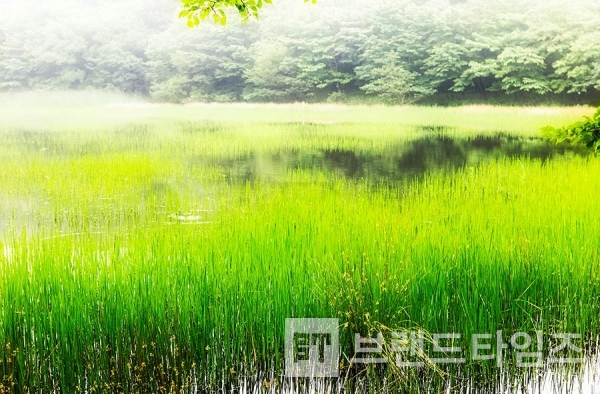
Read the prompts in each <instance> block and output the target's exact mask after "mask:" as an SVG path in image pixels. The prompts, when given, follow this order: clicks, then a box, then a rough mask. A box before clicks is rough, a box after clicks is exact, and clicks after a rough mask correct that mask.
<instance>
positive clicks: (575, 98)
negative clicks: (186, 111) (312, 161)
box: [0, 0, 600, 104]
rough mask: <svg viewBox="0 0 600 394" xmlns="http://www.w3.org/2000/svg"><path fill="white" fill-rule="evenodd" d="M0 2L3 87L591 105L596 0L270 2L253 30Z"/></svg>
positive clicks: (145, 6) (598, 93)
mask: <svg viewBox="0 0 600 394" xmlns="http://www.w3.org/2000/svg"><path fill="white" fill-rule="evenodd" d="M0 7H1V8H2V10H1V12H0V45H1V46H0V91H1V92H10V91H22V90H40V89H61V90H64V89H107V90H117V91H123V92H128V93H133V94H139V95H144V96H149V97H151V98H152V99H154V100H156V101H168V102H187V101H220V102H231V101H261V102H263V101H268V102H287V101H330V102H365V101H380V102H388V103H415V102H420V103H441V104H452V103H464V102H502V103H507V102H510V103H518V104H523V103H561V104H565V103H579V102H581V103H592V104H598V103H599V102H600V45H599V43H600V29H598V21H599V20H600V2H598V1H596V0H577V1H574V2H568V3H565V2H563V1H558V0H544V1H539V0H534V1H523V0H510V1H489V0H464V1H459V0H380V1H372V0H343V1H342V0H319V2H318V4H317V5H312V4H310V3H309V4H305V3H304V2H303V1H301V0H279V1H275V4H273V5H272V6H268V7H266V8H265V9H264V12H263V13H261V17H260V20H259V21H256V20H250V21H249V22H247V23H240V21H239V19H240V18H239V17H238V18H236V16H237V15H235V13H233V14H232V15H230V18H229V22H228V24H227V26H225V27H223V26H221V25H215V24H213V23H212V22H210V21H205V22H202V23H201V24H200V26H198V27H195V28H189V27H187V26H186V20H185V18H183V19H179V18H178V17H177V16H178V13H179V11H180V9H181V4H180V3H179V2H178V1H175V0H162V1H161V0H143V1H140V0H113V1H110V0H104V1H101V0H96V1H86V2H82V1H75V0H71V1H69V0H61V1H43V0H42V1H31V2H22V1H11V0H7V1H5V2H3V5H2V6H0ZM82 15H85V17H82ZM289 15H293V16H294V18H293V21H294V22H290V20H292V18H289ZM283 16H288V17H285V18H284V17H283Z"/></svg>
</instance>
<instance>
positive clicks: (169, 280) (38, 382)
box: [0, 107, 600, 393]
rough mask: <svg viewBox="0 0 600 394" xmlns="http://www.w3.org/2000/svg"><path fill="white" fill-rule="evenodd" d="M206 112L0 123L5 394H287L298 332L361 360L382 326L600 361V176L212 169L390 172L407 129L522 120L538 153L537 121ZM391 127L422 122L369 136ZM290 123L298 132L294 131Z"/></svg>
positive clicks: (592, 166)
mask: <svg viewBox="0 0 600 394" xmlns="http://www.w3.org/2000/svg"><path fill="white" fill-rule="evenodd" d="M209 108H211V111H213V109H212V107H209ZM22 110H23V111H26V109H22ZM204 110H205V109H204V107H202V108H200V109H197V108H179V107H178V108H169V109H168V112H165V113H162V114H160V116H157V118H155V119H148V118H144V119H142V120H139V119H138V120H128V121H127V122H125V123H123V121H122V120H119V121H118V122H117V123H116V124H112V125H111V124H108V123H104V124H101V125H99V126H98V125H86V126H85V127H82V129H81V130H79V129H77V127H75V126H76V125H78V124H81V123H73V124H71V126H69V127H66V128H65V130H63V131H61V127H62V126H61V125H63V124H64V125H68V124H69V121H68V119H64V118H60V116H59V115H60V114H59V115H56V114H55V113H52V115H51V116H52V117H56V118H57V119H58V118H60V121H58V120H57V122H56V123H55V124H49V125H47V127H46V128H44V129H41V130H38V129H35V128H30V126H31V125H26V123H27V122H26V121H25V122H24V124H23V125H21V126H19V125H17V124H6V125H4V126H0V127H3V129H2V130H1V133H2V137H3V139H2V142H1V143H0V155H1V157H2V164H1V167H0V237H1V238H0V242H1V243H2V244H1V245H0V252H3V253H0V345H2V348H1V350H0V392H3V391H6V392H12V391H14V392H34V391H42V392H47V391H52V390H56V391H60V392H84V391H85V392H140V393H142V392H185V391H193V390H194V389H199V390H201V391H215V390H218V389H225V388H227V387H229V388H231V387H232V386H231V385H232V384H233V385H235V384H236V382H239V381H240V380H243V379H244V377H247V376H254V377H256V376H259V377H261V376H264V377H266V376H268V374H266V372H265V371H274V372H273V376H272V377H271V378H268V379H266V378H265V380H264V381H262V380H263V379H262V378H260V379H258V380H259V383H260V384H262V385H263V388H264V389H266V388H267V386H268V387H269V388H273V387H274V385H275V382H274V379H275V378H277V376H278V374H279V373H280V372H281V369H282V367H283V358H284V356H283V341H284V338H283V336H284V326H285V324H284V322H285V319H286V318H289V317H338V318H339V319H340V323H341V332H342V347H343V351H344V352H345V353H346V354H348V356H349V357H351V356H352V351H353V346H352V345H353V344H352V339H353V334H354V333H355V332H360V333H361V334H363V335H369V334H371V335H372V334H374V332H375V330H377V329H383V328H385V327H388V328H389V329H392V330H404V329H412V328H421V329H423V330H425V332H428V333H449V332H458V333H461V334H462V335H463V337H464V338H467V339H466V342H465V343H464V344H463V345H464V346H463V349H467V347H468V338H469V337H470V335H471V334H472V333H495V332H496V330H504V331H505V332H506V333H507V334H508V335H510V334H512V333H514V332H517V331H527V332H533V331H534V330H542V331H544V332H545V333H554V332H557V333H558V332H568V333H580V334H581V335H582V336H583V338H584V339H585V343H586V344H587V345H589V347H590V349H589V350H590V351H593V349H592V348H591V347H592V345H593V343H594V341H595V340H596V338H597V336H598V328H597V327H598V323H600V310H599V308H600V265H599V262H600V258H599V257H600V256H599V250H600V243H599V239H598V234H600V221H599V220H597V213H596V212H595V211H596V208H597V206H598V202H599V199H598V194H597V193H598V190H600V162H599V161H598V160H595V159H593V158H586V157H579V158H578V157H571V158H562V159H555V160H550V161H546V162H544V163H541V162H540V161H537V160H530V159H528V158H527V157H522V158H520V159H515V160H510V159H500V160H493V161H490V162H488V163H485V164H481V165H478V166H467V167H464V168H462V169H457V170H453V171H452V172H442V173H431V174H426V175H425V176H424V177H423V178H420V179H415V180H412V179H407V180H405V181H403V182H399V183H392V182H389V183H373V182H371V181H370V180H369V179H361V180H355V179H347V178H344V177H341V176H339V175H336V174H331V173H326V172H324V171H323V170H321V169H309V168H306V169H296V170H293V169H288V170H287V171H285V172H283V173H280V174H278V176H277V177H276V178H273V177H265V178H260V177H259V178H258V179H255V180H253V181H252V182H236V181H227V179H226V177H225V174H226V171H227V169H226V168H225V167H224V166H223V165H218V164H214V163H215V161H214V160H215V159H223V158H235V157H237V156H239V155H243V154H257V153H259V152H277V151H283V150H310V149H322V148H340V149H350V150H355V151H364V152H368V153H370V154H373V155H377V154H381V152H382V151H384V150H385V149H387V148H389V147H390V146H393V144H397V143H398V142H402V141H408V140H410V139H411V138H417V137H422V133H423V131H422V130H421V129H419V128H418V127H415V126H414V125H411V123H412V122H413V120H412V119H414V122H415V124H417V123H416V122H417V121H420V122H421V123H422V124H423V125H432V124H442V125H445V126H450V128H448V129H444V131H443V132H444V133H447V134H449V135H452V136H453V137H455V138H469V136H470V135H472V134H471V133H473V131H478V130H480V127H481V128H483V129H485V128H486V127H489V131H493V130H495V129H496V128H497V127H501V126H500V119H505V120H506V111H517V112H516V113H517V114H520V115H521V117H518V116H517V117H515V118H512V119H510V121H511V123H512V124H513V125H512V126H511V125H510V124H507V125H506V128H505V129H510V128H511V127H512V128H515V129H518V127H517V126H514V125H515V124H517V125H518V124H523V125H528V126H527V130H525V131H524V134H525V135H528V134H531V133H533V131H531V130H530V126H529V125H530V123H542V120H541V119H540V118H535V121H533V122H532V121H531V118H530V116H533V115H526V113H527V111H528V110H521V111H525V112H521V113H519V112H518V111H519V110H515V109H512V108H511V109H502V108H488V109H485V108H484V109H481V108H479V109H477V111H483V113H484V114H485V115H481V114H479V113H477V114H476V115H473V114H470V112H468V111H470V110H465V109H453V110H449V109H433V108H431V109H413V108H403V109H394V108H378V109H372V110H371V109H365V108H359V109H351V108H342V109H340V108H338V107H335V109H334V110H333V111H334V114H333V115H331V118H333V119H336V121H337V120H338V119H339V118H336V116H339V117H348V118H347V119H346V120H345V122H348V123H343V124H308V123H305V124H302V121H301V120H300V121H299V122H298V119H294V117H295V116H298V113H297V108H296V107H293V108H291V109H290V108H285V107H283V108H280V107H261V108H257V109H256V111H258V112H259V114H267V115H265V117H267V118H269V116H273V118H271V119H270V120H269V121H268V122H265V123H260V122H258V116H259V115H255V116H257V118H256V119H251V121H249V123H248V124H245V123H242V122H241V120H243V119H240V117H239V114H237V115H231V116H232V117H235V119H233V121H225V120H224V119H216V118H218V117H219V116H221V115H219V113H220V114H225V113H230V112H234V113H235V112H236V111H238V110H239V108H236V107H218V108H217V109H216V110H215V111H216V112H211V113H210V114H211V115H210V116H213V117H215V119H213V120H211V121H206V120H200V119H203V115H201V114H200V115H199V114H198V113H197V111H200V113H202V111H204ZM242 110H243V111H247V110H249V109H248V108H242ZM328 110H329V107H317V108H314V109H310V110H308V111H307V112H306V113H307V114H308V115H307V117H309V118H313V121H315V120H316V119H317V120H318V119H321V117H324V118H323V119H329V117H327V116H326V115H324V114H323V113H325V112H326V111H328ZM351 110H355V111H356V112H357V114H356V117H355V119H354V121H355V123H352V122H351V120H350V116H351V115H350V114H349V113H347V112H346V111H351ZM65 111H66V112H68V110H65ZM131 111H132V113H131V114H130V115H131V116H132V117H135V116H137V115H139V112H137V110H131ZM160 111H166V110H165V109H162V108H161V109H160ZM219 111H222V112H219ZM243 111H242V112H243ZM267 111H269V112H267ZM273 111H275V112H277V111H280V112H281V113H279V114H277V115H273V114H272V112H273ZM286 111H287V112H286ZM335 111H341V112H335ZM369 111H374V113H376V112H377V111H381V112H380V113H379V114H377V115H373V113H371V112H369ZM394 111H400V112H402V111H407V113H409V114H412V115H407V117H408V118H409V119H411V120H410V121H408V120H406V121H403V120H402V119H404V118H403V117H402V116H401V115H397V116H398V118H392V119H389V122H388V121H386V122H385V123H378V122H377V121H372V122H371V121H365V120H364V119H363V118H362V115H363V114H367V113H368V114H370V115H369V116H372V117H374V118H375V117H377V118H380V116H381V114H382V113H383V114H391V113H393V112H394ZM411 111H412V112H411ZM452 111H454V112H452ZM486 111H487V112H486ZM552 111H554V112H552V113H553V114H554V115H553V116H557V114H558V115H560V116H562V118H561V119H564V120H565V121H568V120H567V119H568V118H569V117H570V116H571V114H572V112H571V110H566V111H565V112H561V110H559V109H552ZM66 112H65V113H66ZM243 113H244V112H243ZM203 114H207V113H206V112H204V113H203ZM215 114H217V115H215ZM244 114H245V113H244ZM427 114H435V116H432V119H428V118H426V117H423V118H421V116H425V115H427ZM448 114H450V115H449V116H447V115H448ZM63 115H64V113H63ZM210 116H209V115H207V117H210ZM223 116H224V115H223ZM249 116H250V115H249ZM411 116H412V117H413V118H411ZM480 116H481V117H487V119H488V120H487V122H488V123H485V122H483V124H484V126H480V125H479V124H478V123H479V122H480V119H481V118H480ZM496 116H497V118H494V117H496ZM471 117H472V118H471ZM490 117H492V118H494V119H495V120H494V121H492V120H490V119H489V118H490ZM242 118H243V116H242ZM288 118H289V119H294V121H295V122H298V123H292V124H289V123H279V122H278V120H280V119H288ZM181 119H184V120H181ZM419 119H420V120H419ZM545 120H546V119H545V118H544V119H543V121H545ZM555 120H556V119H555ZM306 122H307V121H306ZM494 122H498V123H497V125H496V123H494ZM492 124H493V127H492V126H490V125H492ZM505 129H502V130H505ZM508 131H510V130H508ZM514 132H515V133H516V131H514ZM347 368H348V367H347V363H346V364H345V365H343V369H342V372H343V373H344V374H346V373H350V374H351V375H352V374H354V373H356V374H357V376H363V375H361V374H363V372H364V371H362V370H361V369H360V368H359V367H357V366H354V367H352V368H351V369H350V370H348V369H347ZM372 372H373V373H375V375H374V376H375V377H374V378H373V379H375V380H376V379H379V378H381V377H382V376H384V377H385V376H387V378H388V379H392V380H393V379H396V380H397V379H404V378H406V379H409V381H410V379H413V378H414V380H415V381H416V382H417V383H415V384H417V385H418V382H419V381H420V380H419V379H422V376H417V375H418V373H419V372H415V373H416V374H417V375H415V376H412V377H411V376H405V375H393V373H392V372H393V371H392V372H389V371H388V372H383V375H382V373H381V371H377V370H372ZM390 373H391V375H390ZM428 373H430V374H431V375H432V376H434V375H436V373H435V371H433V370H430V371H429V372H428ZM453 373H455V374H457V376H473V374H475V375H476V376H478V377H481V378H482V379H493V377H494V376H496V374H497V370H496V368H495V364H494V362H493V361H491V362H480V363H467V364H466V365H465V366H463V367H461V368H459V369H457V370H453ZM515 373H517V372H515ZM386 374H387V375H386ZM278 379H281V378H278ZM441 379H442V380H443V379H444V378H443V376H442V377H441ZM409 381H402V380H401V381H400V382H401V383H402V384H412V383H410V382H409ZM402 387H405V388H406V387H409V386H402ZM421 389H423V388H422V387H421Z"/></svg>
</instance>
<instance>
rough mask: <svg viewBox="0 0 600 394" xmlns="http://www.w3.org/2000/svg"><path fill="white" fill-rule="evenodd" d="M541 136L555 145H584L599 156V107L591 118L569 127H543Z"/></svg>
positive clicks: (585, 118) (586, 117)
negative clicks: (563, 143) (565, 143)
mask: <svg viewBox="0 0 600 394" xmlns="http://www.w3.org/2000/svg"><path fill="white" fill-rule="evenodd" d="M542 134H543V135H544V136H545V137H546V138H548V139H550V140H551V141H554V142H556V143H562V142H569V143H571V144H582V145H585V146H586V147H587V148H589V149H592V150H593V151H594V152H595V153H596V154H597V155H600V107H599V108H598V109H597V110H596V113H595V114H594V115H593V116H591V117H589V116H585V117H584V120H581V121H579V122H575V123H573V124H571V125H569V126H566V127H561V128H555V127H551V126H548V127H544V128H543V129H542Z"/></svg>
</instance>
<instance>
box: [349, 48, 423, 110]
mask: <svg viewBox="0 0 600 394" xmlns="http://www.w3.org/2000/svg"><path fill="white" fill-rule="evenodd" d="M398 58H399V55H398V53H396V52H389V53H387V54H386V55H385V57H384V58H383V59H381V61H378V62H377V65H376V66H373V65H372V64H369V65H367V66H364V67H361V68H359V69H357V73H358V76H359V78H361V79H363V80H366V81H368V82H367V84H365V85H363V86H361V87H360V88H361V89H362V90H364V91H365V92H367V93H370V94H376V95H378V96H380V97H382V98H383V99H384V100H385V101H386V102H388V103H394V104H405V103H412V102H414V101H417V100H418V99H420V98H422V97H424V96H426V95H429V94H433V92H434V91H433V89H430V88H427V87H426V86H423V85H421V84H419V83H418V77H419V75H418V74H417V73H415V72H411V71H409V70H408V66H407V65H404V64H402V62H401V61H400V60H398Z"/></svg>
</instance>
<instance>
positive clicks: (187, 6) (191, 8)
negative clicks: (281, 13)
mask: <svg viewBox="0 0 600 394" xmlns="http://www.w3.org/2000/svg"><path fill="white" fill-rule="evenodd" d="M309 1H312V3H313V4H316V3H317V0H304V2H305V3H308V2H309ZM181 2H182V3H183V10H181V12H180V13H179V17H180V18H187V25H188V26H189V27H194V26H198V25H199V24H200V22H201V21H203V20H205V19H207V18H209V17H212V19H213V21H214V22H215V23H220V24H222V25H226V24H227V14H226V12H225V10H226V9H227V8H235V9H237V11H238V12H239V14H240V16H241V17H242V21H244V22H246V21H248V19H249V18H251V17H254V18H257V19H258V15H259V12H260V9H261V8H262V7H263V5H264V4H271V3H272V0H181Z"/></svg>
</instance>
